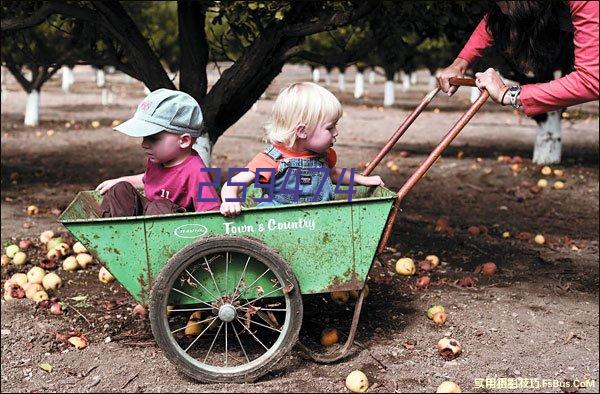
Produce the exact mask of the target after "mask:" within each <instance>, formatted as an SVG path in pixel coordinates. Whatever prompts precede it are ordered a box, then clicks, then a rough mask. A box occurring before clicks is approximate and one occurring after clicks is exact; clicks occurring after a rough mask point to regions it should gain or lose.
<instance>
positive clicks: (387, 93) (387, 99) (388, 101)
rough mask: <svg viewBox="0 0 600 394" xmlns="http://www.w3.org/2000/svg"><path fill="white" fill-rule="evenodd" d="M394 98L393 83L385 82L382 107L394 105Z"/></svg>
mask: <svg viewBox="0 0 600 394" xmlns="http://www.w3.org/2000/svg"><path fill="white" fill-rule="evenodd" d="M395 101H396V98H395V97H394V81H390V80H387V81H385V85H384V88H383V105H384V106H385V107H390V106H392V105H394V102H395Z"/></svg>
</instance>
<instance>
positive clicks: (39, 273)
mask: <svg viewBox="0 0 600 394" xmlns="http://www.w3.org/2000/svg"><path fill="white" fill-rule="evenodd" d="M44 275H46V271H44V269H43V268H41V267H33V268H31V269H30V270H29V271H27V281H28V282H29V283H37V284H42V280H43V279H44Z"/></svg>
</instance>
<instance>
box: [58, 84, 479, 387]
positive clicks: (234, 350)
mask: <svg viewBox="0 0 600 394" xmlns="http://www.w3.org/2000/svg"><path fill="white" fill-rule="evenodd" d="M453 83H454V84H455V85H469V86H473V81H472V80H470V79H456V80H454V81H453ZM437 92H438V89H435V90H433V91H432V92H430V93H429V94H428V95H427V96H426V97H425V98H424V99H423V101H422V102H421V104H420V105H419V106H418V107H417V108H416V109H415V110H414V111H413V112H412V113H411V114H410V115H409V116H408V117H407V118H406V119H405V120H404V122H403V123H402V124H401V125H400V127H399V128H398V130H397V131H396V132H395V133H394V135H393V136H392V137H391V138H390V140H389V141H388V143H387V144H386V145H385V147H384V148H383V149H382V150H381V151H380V152H379V154H378V155H377V156H376V158H375V159H374V160H373V161H372V162H370V164H369V165H368V167H367V168H366V170H365V171H364V173H365V174H369V173H370V172H371V171H372V170H373V169H374V168H375V167H376V166H377V164H378V163H379V162H380V161H381V160H382V159H383V157H384V156H385V155H386V154H387V153H388V152H389V151H390V149H391V148H392V147H393V146H394V144H395V143H396V142H397V141H398V139H399V138H400V137H401V136H402V134H404V132H405V131H406V129H408V127H409V126H410V125H411V124H412V122H413V121H414V119H415V118H416V117H417V116H418V115H419V114H420V112H421V111H422V110H423V109H424V108H425V107H426V106H427V104H428V103H429V102H430V101H431V100H432V99H433V97H434V96H435V94H436V93H437ZM487 98H488V94H487V92H485V91H484V92H482V94H481V96H480V98H479V99H478V100H477V101H476V102H475V103H474V104H473V105H472V107H471V108H470V109H469V110H468V111H467V112H465V114H463V115H462V117H461V118H460V119H459V120H458V122H457V123H456V124H455V125H454V126H453V127H452V129H451V130H450V131H449V132H448V134H447V135H446V136H445V137H444V139H443V140H442V141H441V142H440V144H439V145H438V146H437V147H436V148H435V149H434V151H433V152H432V153H431V154H430V155H429V157H428V158H427V159H426V160H425V161H424V162H423V163H422V164H421V165H420V167H419V168H418V169H417V171H416V172H415V173H414V174H413V175H412V176H411V177H410V178H409V179H408V181H407V182H406V183H405V184H404V186H403V187H402V188H401V189H400V191H399V192H398V193H394V192H391V191H390V190H388V189H386V188H383V187H377V188H367V187H357V188H356V190H357V193H356V194H355V195H354V197H353V199H352V201H348V200H347V199H339V200H333V201H327V202H321V203H310V204H294V205H287V206H276V207H267V208H260V209H256V208H253V207H252V205H253V202H252V197H255V196H257V194H258V193H259V190H257V189H254V190H253V189H251V188H250V189H249V190H248V201H247V204H246V209H245V210H244V212H243V213H242V215H240V216H238V217H236V218H226V217H223V216H221V215H220V213H218V212H199V213H195V212H192V213H183V214H172V215H160V216H137V217H122V218H101V217H100V215H99V207H100V202H101V201H102V196H100V195H99V194H97V193H95V192H93V191H84V192H80V193H79V194H78V195H77V196H76V198H75V199H74V201H73V202H72V203H71V204H70V205H69V207H68V208H67V209H66V210H65V211H64V212H63V214H62V215H61V216H60V218H59V221H60V222H61V223H62V224H63V225H64V226H65V227H66V228H67V229H68V230H69V231H70V232H71V233H72V234H73V236H74V237H75V238H76V239H77V240H79V241H80V242H81V243H83V244H84V245H85V246H86V247H87V248H88V250H89V251H90V252H91V253H93V254H94V255H95V256H96V258H97V259H98V260H99V261H100V262H101V263H102V264H103V265H104V266H105V267H106V268H107V269H108V270H109V271H110V272H111V273H112V274H113V276H114V277H115V278H116V279H117V280H118V281H119V282H120V283H121V284H122V285H123V286H124V287H125V289H126V290H127V291H128V292H129V293H130V294H131V295H132V296H133V297H134V298H135V299H136V300H137V301H138V302H140V303H142V304H147V305H148V307H149V312H150V323H151V327H152V332H153V334H154V337H155V339H156V342H157V343H158V345H159V347H160V348H161V349H162V350H163V352H164V354H165V355H166V357H167V358H168V359H169V360H170V361H171V362H173V363H174V364H175V365H176V366H177V368H178V369H179V370H180V371H181V372H183V373H185V374H187V375H188V376H190V377H192V378H193V379H197V380H200V381H204V382H244V381H253V380H255V379H257V378H259V377H260V376H262V375H264V374H265V373H267V372H269V371H270V370H271V369H272V368H273V366H274V365H275V364H276V363H277V362H278V361H279V360H280V359H281V358H282V357H283V356H284V355H285V354H286V353H287V352H288V351H290V349H292V347H294V346H296V345H297V346H299V347H300V348H301V349H302V350H304V351H306V352H307V353H308V354H309V356H310V357H312V359H313V360H315V361H317V362H333V361H336V360H339V359H341V358H343V357H345V356H346V355H347V354H348V352H349V350H350V347H351V345H352V343H353V342H354V336H355V334H356V328H357V325H358V320H359V316H360V310H361V306H362V302H363V298H364V295H365V282H366V278H367V274H368V272H369V269H370V268H371V264H372V263H373V261H374V260H375V259H376V258H377V256H378V254H379V253H381V252H382V251H383V250H384V248H385V245H386V243H387V240H388V238H389V236H390V233H391V230H392V226H393V224H394V222H395V219H396V215H397V213H398V210H399V206H400V203H401V201H402V199H403V198H404V196H405V195H406V194H407V193H408V192H409V191H410V190H411V189H412V187H413V186H414V185H415V184H416V182H417V181H418V180H419V179H420V178H421V177H422V176H423V175H424V174H425V172H426V171H427V170H428V169H429V168H430V167H431V165H432V164H433V163H434V162H435V160H436V159H437V158H438V157H439V156H440V154H441V153H442V152H443V150H444V149H445V148H446V147H447V146H448V145H449V144H450V143H451V142H452V140H453V139H454V138H455V137H456V136H457V135H458V133H459V132H460V131H461V130H462V128H463V127H464V126H465V125H466V123H467V122H468V121H469V120H470V119H471V118H472V117H473V115H474V114H475V113H476V112H477V110H478V109H479V108H480V107H481V106H482V105H483V104H484V102H485V100H486V99H487ZM349 290H354V291H360V293H359V296H358V299H357V301H356V304H355V309H354V315H353V320H352V325H351V329H350V332H349V334H348V338H347V340H346V342H345V343H344V344H343V345H342V346H341V347H340V348H339V349H338V351H337V352H336V353H335V354H326V355H324V354H316V353H313V352H312V351H311V350H309V349H308V348H306V347H305V346H304V345H302V344H300V343H299V342H298V334H299V331H300V327H301V324H302V317H303V306H302V305H303V304H302V294H316V293H329V292H335V291H349Z"/></svg>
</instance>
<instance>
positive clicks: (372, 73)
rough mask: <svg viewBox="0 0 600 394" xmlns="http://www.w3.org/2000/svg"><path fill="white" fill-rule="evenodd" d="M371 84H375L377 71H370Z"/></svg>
mask: <svg viewBox="0 0 600 394" xmlns="http://www.w3.org/2000/svg"><path fill="white" fill-rule="evenodd" d="M369 84H371V85H373V84H375V71H373V70H371V71H369Z"/></svg>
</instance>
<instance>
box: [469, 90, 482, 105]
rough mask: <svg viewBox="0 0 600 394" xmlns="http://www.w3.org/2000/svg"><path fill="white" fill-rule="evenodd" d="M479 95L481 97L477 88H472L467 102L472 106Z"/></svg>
mask: <svg viewBox="0 0 600 394" xmlns="http://www.w3.org/2000/svg"><path fill="white" fill-rule="evenodd" d="M479 95H481V91H480V90H479V88H478V87H476V86H472V87H471V94H470V96H469V100H470V101H471V104H473V103H474V102H475V101H477V99H478V98H479Z"/></svg>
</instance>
